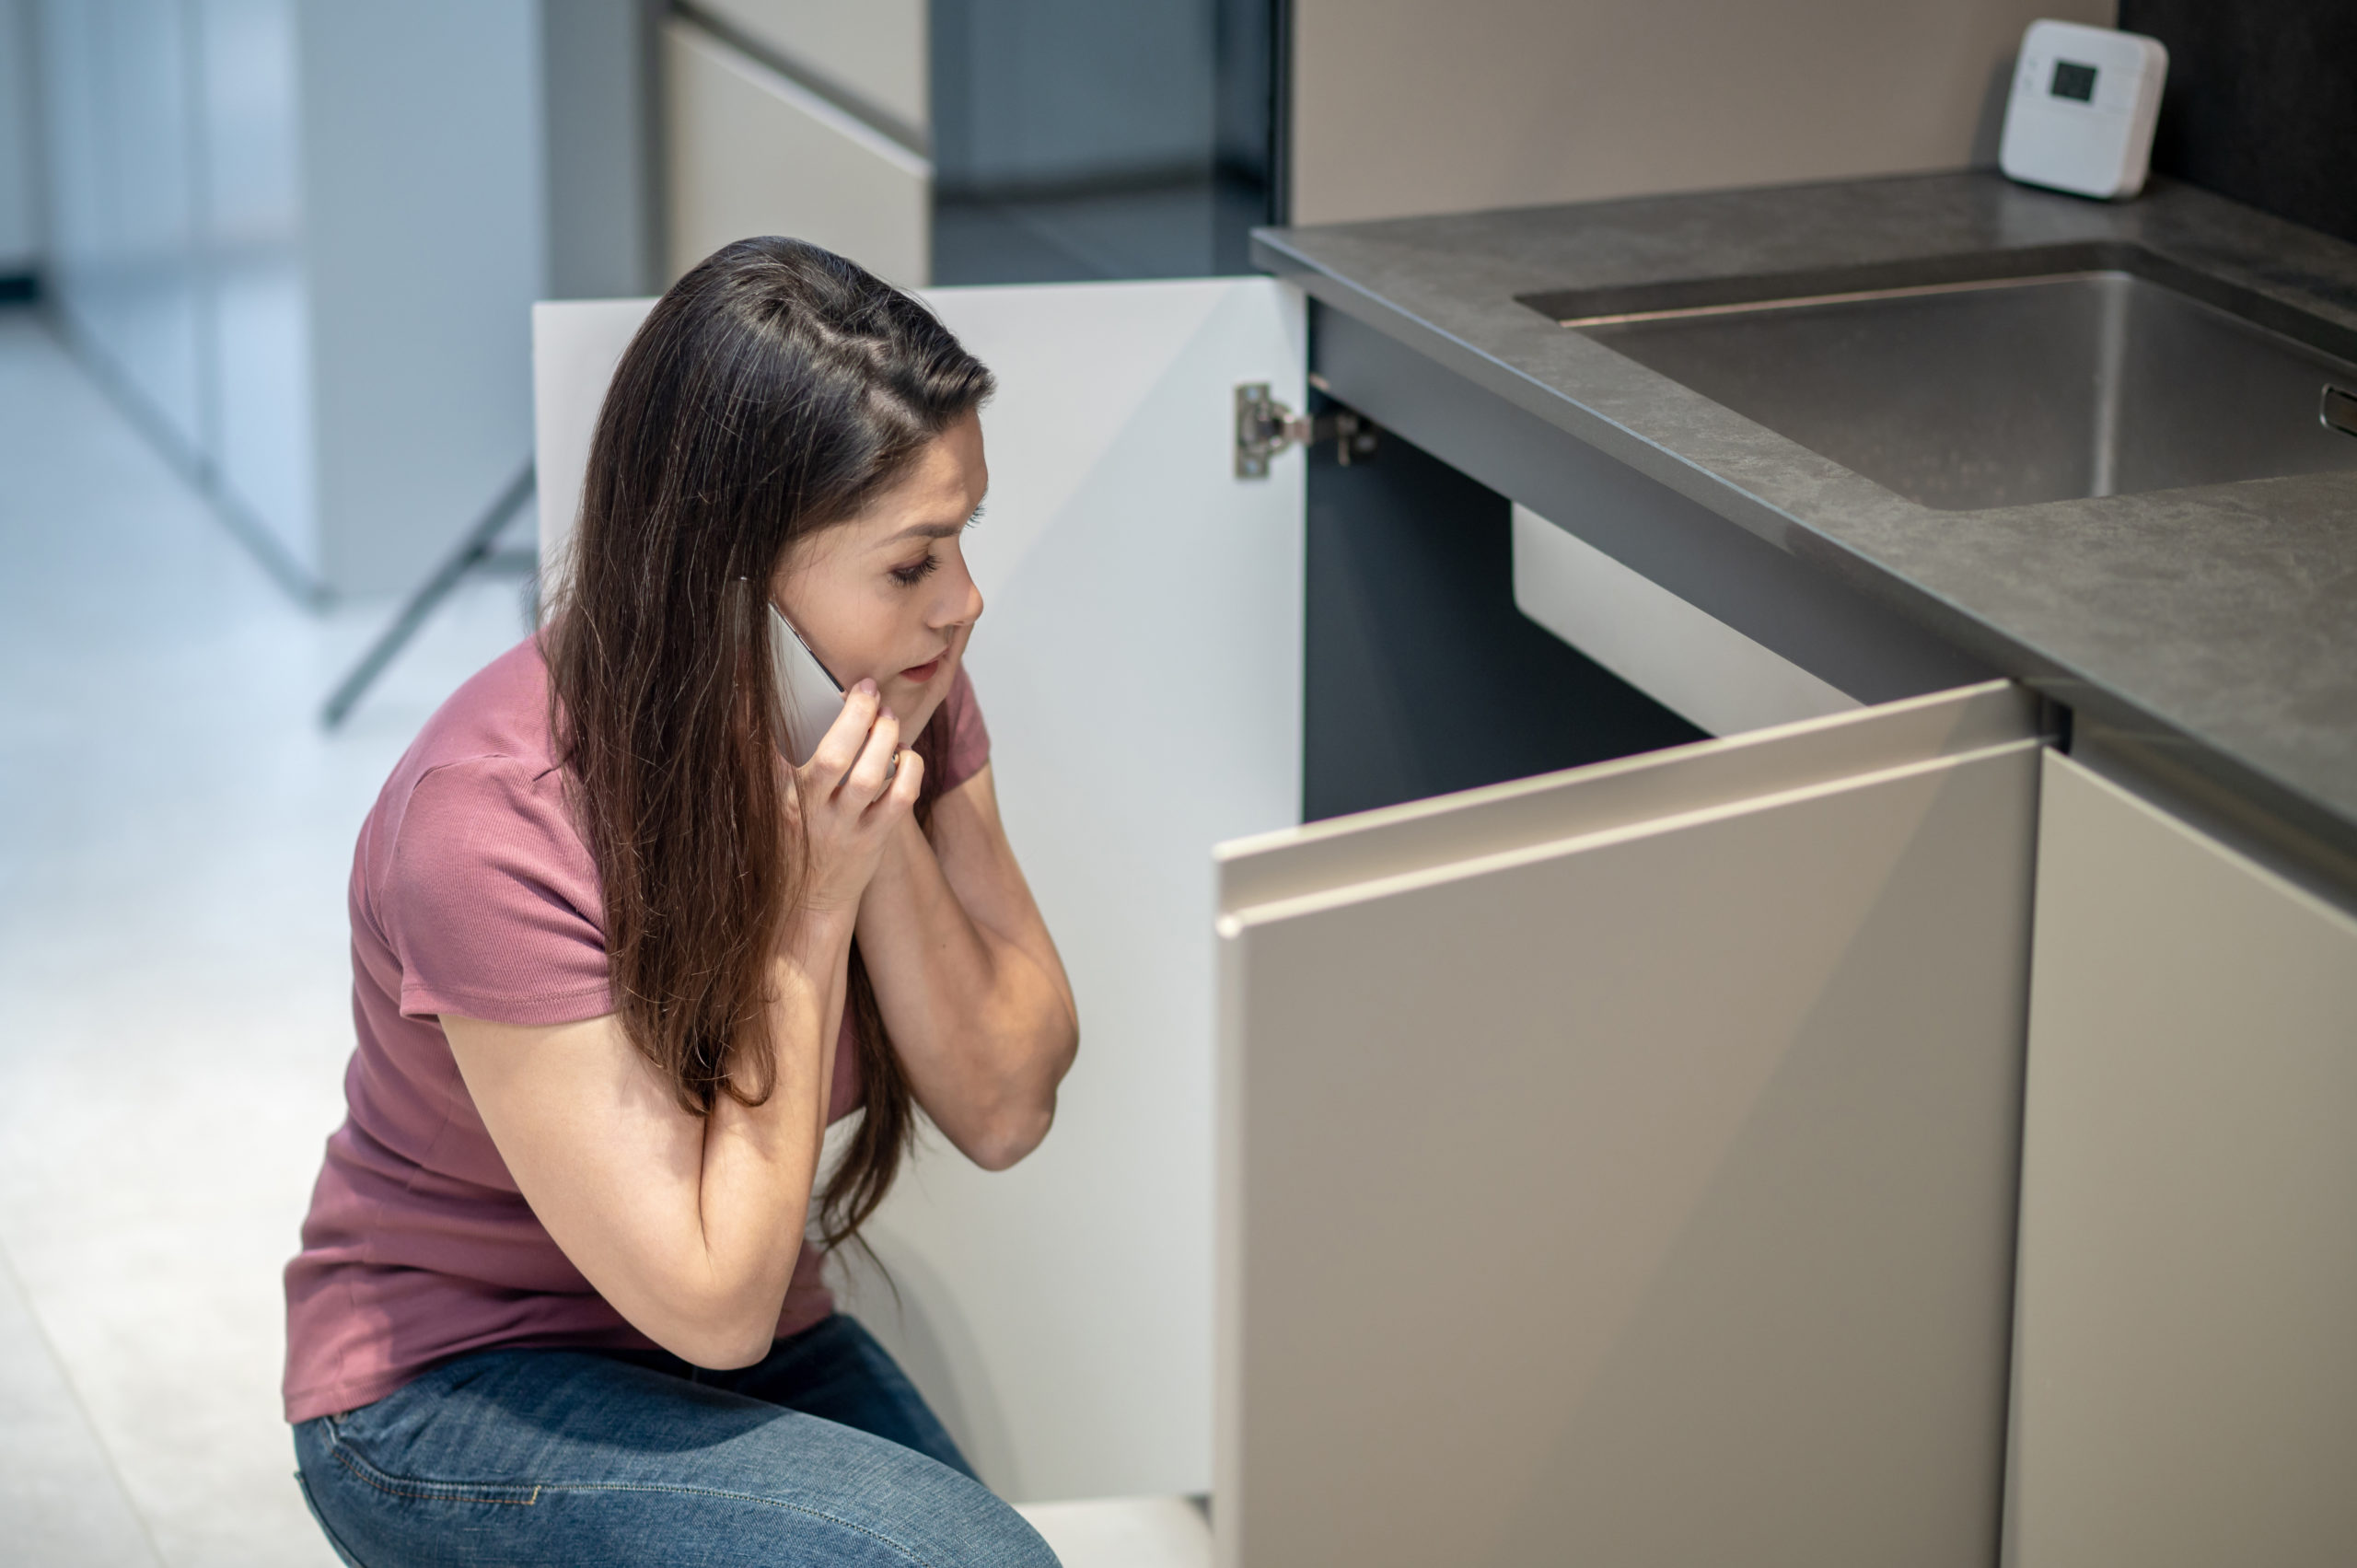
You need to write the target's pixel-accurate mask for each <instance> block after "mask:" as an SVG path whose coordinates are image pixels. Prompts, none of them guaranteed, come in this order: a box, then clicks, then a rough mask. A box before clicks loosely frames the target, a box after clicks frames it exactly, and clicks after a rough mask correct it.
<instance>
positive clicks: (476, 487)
mask: <svg viewBox="0 0 2357 1568" xmlns="http://www.w3.org/2000/svg"><path fill="white" fill-rule="evenodd" d="M29 10H30V14H29V15H26V14H23V13H22V12H20V13H19V14H18V15H17V16H16V17H12V18H10V19H11V20H12V21H14V22H15V23H17V28H16V30H15V33H14V36H15V37H16V38H17V40H18V41H21V42H23V43H26V44H28V45H29V49H28V54H29V59H30V62H31V63H32V64H33V65H34V67H35V74H36V75H37V76H38V81H39V85H40V91H39V93H38V95H37V99H38V105H39V112H38V121H39V123H38V131H39V138H40V143H41V161H42V164H43V166H44V167H43V168H42V171H41V172H42V173H43V174H44V176H45V179H44V180H43V181H42V183H43V186H44V188H45V191H46V194H47V202H46V212H45V215H44V216H45V219H46V229H47V234H46V266H45V268H44V280H43V281H44V284H45V285H46V286H47V288H48V290H49V291H50V293H51V295H52V300H53V306H54V309H55V313H56V317H57V319H58V320H59V321H60V322H61V323H62V324H63V325H64V329H65V330H66V331H67V333H68V335H69V336H70V337H71V338H72V339H73V340H74V341H75V343H76V345H77V346H78V347H79V348H80V349H81V351H82V353H83V354H84V357H85V358H86V359H87V361H88V362H89V363H91V364H92V365H93V366H95V367H96V368H98V369H99V371H100V373H101V374H102V375H103V376H104V377H106V378H107V379H109V380H110V382H111V383H112V384H113V385H114V388H115V389H116V391H117V392H118V394H119V395H120V396H121V397H122V401H125V402H126V403H128V404H129V405H130V406H131V407H132V408H133V409H134V411H136V412H137V413H138V414H139V415H140V416H141V417H142V418H143V420H144V421H145V423H146V424H148V425H149V427H150V430H151V432H152V433H153V434H154V435H155V436H157V439H158V440H159V441H160V443H161V444H162V445H163V446H164V447H166V448H167V449H168V451H169V452H170V453H171V454H172V456H173V457H174V458H175V459H178V460H179V462H180V464H181V466H182V467H183V468H184V469H185V470H188V471H190V472H191V473H192V474H193V475H195V476H196V477H198V478H199V479H200V481H201V482H203V484H204V485H205V486H206V488H207V489H208V490H209V491H210V492H211V493H212V494H213V495H214V497H215V501H216V503H217V504H218V505H219V507H220V510H221V511H222V513H223V515H224V516H225V517H226V518H227V519H228V520H229V521H230V522H231V523H232V525H233V526H235V527H237V528H238V529H239V530H240V531H241V532H242V533H243V534H244V535H245V536H246V537H247V540H248V542H249V543H250V544H251V545H252V546H253V547H254V548H255V550H256V551H257V552H258V553H260V554H261V556H262V557H263V559H264V560H265V561H267V562H268V563H270V564H271V565H272V567H273V569H274V570H275V571H276V573H277V574H278V575H279V576H280V577H281V578H282V579H283V580H284V581H285V582H286V584H287V585H288V586H289V587H291V588H293V589H294V590H296V592H298V593H300V594H302V595H304V596H305V597H307V598H316V597H319V596H322V595H325V594H329V593H351V594H366V593H372V592H378V591H386V590H393V589H400V588H404V587H410V586H411V585H412V584H413V583H414V582H415V581H416V580H417V579H418V578H419V577H421V576H422V575H424V572H425V571H426V569H427V567H428V566H429V565H430V564H431V563H432V562H433V560H434V559H435V556H437V555H438V554H439V553H440V552H442V551H443V550H444V549H445V548H446V547H447V545H448V543H449V541H450V540H451V539H452V538H453V537H454V536H455V535H456V534H457V533H458V532H459V530H460V529H461V528H464V527H465V526H466V524H467V523H468V522H470V520H471V519H472V517H474V515H475V514H477V513H479V512H480V511H481V510H482V507H483V506H484V505H485V504H486V503H488V502H489V501H490V500H491V498H492V497H493V496H494V495H495V494H498V492H499V490H500V489H501V488H502V487H503V486H504V485H505V484H506V483H507V482H510V481H512V480H513V478H514V477H515V473H516V470H517V468H518V467H519V466H520V465H521V464H522V463H523V462H524V460H525V459H526V458H527V456H528V447H529V440H530V432H529V404H528V343H527V332H526V326H525V311H526V308H528V305H529V304H530V302H531V300H532V299H533V298H534V297H536V296H539V295H540V293H541V292H542V290H543V286H544V278H545V267H544V236H543V225H542V213H541V205H542V202H541V191H542V185H543V180H542V168H541V156H540V126H539V120H540V107H541V106H540V92H539V78H540V71H539V54H540V30H539V7H537V6H534V5H533V4H531V3H530V0H490V3H475V4H469V3H460V0H438V3H436V0H425V3H420V4H411V5H403V6H386V7H379V6H327V5H313V4H306V3H303V0H36V3H35V4H33V5H32V6H30V7H29Z"/></svg>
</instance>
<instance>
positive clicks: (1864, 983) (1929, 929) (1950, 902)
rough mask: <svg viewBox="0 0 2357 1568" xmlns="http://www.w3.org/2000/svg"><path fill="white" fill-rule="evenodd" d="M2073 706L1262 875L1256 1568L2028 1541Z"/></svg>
mask: <svg viewBox="0 0 2357 1568" xmlns="http://www.w3.org/2000/svg"><path fill="white" fill-rule="evenodd" d="M2039 744H2040V743H2039V740H2038V727H2037V710H2036V705H2035V703H2033V702H2032V701H2031V700H2029V699H2028V698H2027V697H2026V694H2025V693H2023V692H2021V691H2018V690H2017V689H2015V688H2013V687H2011V686H2009V685H2007V684H2005V683H2003V682H1991V683H1988V684H1986V685H1982V686H1979V687H1975V688H1971V689H1968V690H1966V691H1959V692H1955V693H1948V694H1941V695H1936V696H1933V697H1926V698H1919V699H1914V700H1911V701H1904V702H1898V703H1890V704H1887V705H1885V706H1884V707H1881V708H1878V709H1871V710H1865V711H1862V712H1859V713H1853V714H1842V715H1838V716H1835V717H1831V718H1827V719H1819V720H1816V721H1812V722H1809V723H1805V724H1801V725H1794V726H1786V727H1784V728H1782V729H1776V730H1768V731H1762V732H1759V733H1757V734H1754V735H1751V736H1747V737H1743V738H1734V739H1726V740H1714V741H1706V742H1702V743H1700V744H1697V745H1693V746H1688V747H1681V748H1677V749H1671V750H1668V751H1664V752H1658V753H1654V754H1651V755H1647V756H1641V757H1635V758H1630V759H1626V760H1623V761H1618V762H1607V763H1600V764H1596V765H1594V766H1591V767H1587V768H1583V769H1575V770H1572V771H1570V772H1564V773H1559V774H1554V775H1550V776H1548V777H1544V778H1539V779H1532V780H1525V781H1519V782H1516V783H1512V784H1499V785H1495V786H1492V787H1491V788H1489V789H1485V790H1476V791H1471V792H1468V793H1466V794H1463V795H1459V796H1449V797H1445V798H1443V799H1439V800H1434V801H1427V802H1419V803H1415V804H1411V805H1407V806H1401V807H1393V808H1390V809H1388V810H1385V811H1376V812H1370V813H1366V814H1364V815H1362V816H1359V817H1353V818H1342V819H1334V820H1332V821H1329V822H1325V823H1319V824H1316V825H1313V826H1310V827H1306V828H1301V829H1297V830H1292V831H1289V832H1282V833H1279V834H1276V835H1272V836H1271V837H1268V838H1265V839H1261V840H1259V841H1253V842H1245V843H1241V844H1230V845H1228V846H1226V847H1225V849H1224V850H1223V851H1222V854H1221V874H1222V889H1221V917H1220V922H1219V933H1220V943H1221V987H1220V994H1221V1009H1222V1016H1221V1023H1222V1029H1221V1037H1222V1059H1221V1071H1220V1086H1221V1118H1220V1126H1221V1156H1220V1158H1221V1169H1220V1175H1221V1208H1220V1225H1219V1233H1218V1234H1219V1237H1220V1245H1221V1249H1222V1250H1221V1269H1220V1272H1219V1278H1220V1282H1221V1318H1220V1334H1219V1343H1220V1347H1221V1349H1220V1353H1221V1356H1222V1364H1221V1376H1220V1380H1219V1383H1218V1388H1219V1390H1220V1395H1221V1400H1222V1406H1221V1415H1220V1419H1219V1425H1218V1433H1219V1439H1220V1440H1219V1443H1218V1446H1217V1452H1218V1455H1219V1460H1218V1463H1219V1467H1220V1468H1219V1471H1218V1476H1217V1481H1216V1484H1215V1486H1214V1495H1215V1496H1216V1498H1217V1499H1218V1507H1217V1509H1216V1510H1215V1513H1214V1519H1215V1521H1216V1523H1217V1526H1218V1528H1219V1532H1220V1535H1221V1538H1222V1545H1223V1553H1224V1555H1223V1561H1224V1562H1231V1563H1263V1562H1301V1561H1310V1560H1319V1561H1324V1560H1331V1561H1340V1562H1363V1563H1399V1564H1408V1563H1424V1562H1439V1561H1447V1562H1463V1563H1485V1564H1486V1563H1497V1564H1505V1563H1518V1562H1535V1561H1542V1560H1544V1561H1565V1562H1614V1563H1623V1564H1634V1563H1661V1564H1669V1563H1692V1562H1779V1563H1782V1562H1790V1563H1804V1562H1805V1563H1824V1562H1913V1563H1926V1564H1930V1563H1947V1564H1956V1565H1958V1568H1963V1565H1965V1564H1986V1563H1988V1562H1991V1560H1992V1559H1993V1557H1994V1555H1995V1547H1996V1539H1997V1525H1998V1519H1997V1509H1996V1499H1997V1494H1998V1488H1999V1478H2000V1467H2001V1465H2002V1456H2003V1423H2004V1398H2005V1394H2004V1378H2005V1363H2006V1344H2005V1342H2006V1330H2007V1322H2008V1319H2009V1316H2010V1312H2011V1293H2010V1288H2009V1286H2010V1275H2011V1260H2012V1253H2013V1217H2014V1168H2015V1147H2016V1143H2015V1138H2016V1125H2017V1117H2018V1108H2019V1096H2020V1072H2021V1049H2022V1040H2021V1017H2022V1007H2023V1004H2024V999H2025V995H2026V984H2027V970H2028V958H2029V914H2030V891H2031V888H2030V844H2031V837H2032V830H2033V825H2034V821H2035V815H2036V805H2037V782H2038V779H2037V769H2038V749H2039Z"/></svg>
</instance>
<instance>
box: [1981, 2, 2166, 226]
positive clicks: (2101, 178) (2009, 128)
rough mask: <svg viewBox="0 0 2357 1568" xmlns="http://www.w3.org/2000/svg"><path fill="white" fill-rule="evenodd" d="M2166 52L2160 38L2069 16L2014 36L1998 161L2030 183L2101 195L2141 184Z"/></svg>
mask: <svg viewBox="0 0 2357 1568" xmlns="http://www.w3.org/2000/svg"><path fill="white" fill-rule="evenodd" d="M2168 69H2169V52H2168V50H2167V49H2166V48H2165V46H2163V44H2162V43H2161V41H2160V40H2158V39H2154V38H2146V37H2144V36H2143V35H2142V33H2132V32H2116V31H2114V30H2113V29H2109V28H2090V27H2082V26H2081V25H2080V24H2078V23H2077V22H2032V23H2030V25H2029V30H2028V31H2027V32H2026V33H2024V34H2022V53H2021V59H2020V60H2019V61H2018V62H2017V63H2016V64H2014V92H2013V97H2012V98H2011V99H2008V100H2007V101H2006V104H2005V134H2004V139H2003V141H2002V142H2001V143H2000V144H1999V145H1998V149H1997V167H1998V168H2002V169H2003V170H2004V171H2005V173H2006V174H2007V175H2009V176H2010V177H2012V178H2013V179H2015V180H2021V181H2022V182H2024V183H2025V184H2029V185H2047V186H2051V187H2052V188H2053V189H2055V190H2057V191H2071V192H2076V193H2077V194H2079V195H2082V196H2097V197H2102V198H2104V199H2106V200H2112V199H2120V200H2124V199H2126V198H2127V197H2130V196H2133V195H2134V194H2136V192H2139V191H2142V189H2143V188H2144V173H2145V170H2146V169H2147V168H2149V167H2150V166H2151V163H2152V157H2153V124H2154V121H2156V120H2158V119H2159V118H2160V112H2161V83H2162V81H2163V79H2164V78H2165V77H2166V76H2167V75H2168Z"/></svg>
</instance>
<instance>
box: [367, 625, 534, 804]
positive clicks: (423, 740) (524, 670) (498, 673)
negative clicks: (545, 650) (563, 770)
mask: <svg viewBox="0 0 2357 1568" xmlns="http://www.w3.org/2000/svg"><path fill="white" fill-rule="evenodd" d="M474 758H504V759H506V760H507V761H510V762H512V763H513V764H515V765H516V766H517V767H520V768H522V769H523V770H525V771H526V772H534V773H537V772H545V771H547V770H549V769H552V768H554V767H555V766H556V746H555V741H554V739H553V738H552V736H551V735H550V733H549V667H548V662H547V660H546V659H545V658H543V657H542V656H541V653H540V639H539V638H538V637H536V636H534V637H526V638H525V639H524V640H523V641H522V642H520V643H518V644H517V645H515V646H514V647H512V648H510V649H508V650H507V651H506V652H505V653H504V654H502V655H500V656H498V657H497V658H495V659H493V660H492V661H491V662H490V663H489V664H487V665H485V666H483V667H482V668H481V669H479V670H477V671H475V673H474V674H472V675H470V676H469V677H468V678H467V679H466V681H465V682H464V683H463V684H462V685H460V686H459V689H458V690H457V691H453V692H451V693H450V695H449V696H448V697H447V698H446V699H445V700H444V701H443V703H442V705H441V706H440V707H439V708H436V709H435V711H434V716H433V717H432V718H429V719H427V720H426V721H425V725H424V727H423V728H422V729H420V730H419V731H418V732H417V738H416V739H415V740H413V741H412V742H411V743H410V749H409V751H408V753H407V754H406V755H405V756H404V757H403V758H402V759H401V762H402V768H401V769H399V770H396V772H401V771H408V772H412V773H413V774H416V775H420V776H422V775H423V774H424V773H425V772H429V771H431V770H433V769H435V768H438V767H443V766H447V764H450V763H453V762H459V761H468V760H470V759H474Z"/></svg>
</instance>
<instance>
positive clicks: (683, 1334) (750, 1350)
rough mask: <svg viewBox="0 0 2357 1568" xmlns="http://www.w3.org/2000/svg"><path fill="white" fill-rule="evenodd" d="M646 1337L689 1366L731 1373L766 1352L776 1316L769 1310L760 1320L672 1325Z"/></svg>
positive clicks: (774, 1337)
mask: <svg viewBox="0 0 2357 1568" xmlns="http://www.w3.org/2000/svg"><path fill="white" fill-rule="evenodd" d="M647 1338H648V1339H651V1340H653V1341H654V1342H656V1344H657V1345H660V1346H661V1347H662V1348H663V1349H665V1350H667V1351H669V1352H670V1353H672V1354H673V1355H676V1356H678V1357H679V1359H680V1360H681V1361H684V1362H686V1363H687V1364H688V1365H691V1366H701V1367H702V1368H704V1369H705V1370H706V1371H708V1372H734V1371H736V1370H737V1368H739V1367H744V1366H750V1365H754V1364H755V1363H756V1362H758V1361H760V1360H761V1358H762V1357H763V1356H765V1355H767V1354H769V1353H770V1346H771V1345H772V1343H774V1342H775V1341H776V1338H777V1317H776V1315H775V1314H774V1313H772V1314H771V1315H770V1316H769V1317H768V1318H765V1319H763V1320H762V1321H761V1322H760V1323H693V1324H689V1323H680V1324H673V1325H669V1326H668V1327H667V1328H666V1330H665V1331H664V1332H662V1333H659V1334H654V1333H650V1334H648V1335H647Z"/></svg>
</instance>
